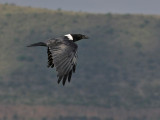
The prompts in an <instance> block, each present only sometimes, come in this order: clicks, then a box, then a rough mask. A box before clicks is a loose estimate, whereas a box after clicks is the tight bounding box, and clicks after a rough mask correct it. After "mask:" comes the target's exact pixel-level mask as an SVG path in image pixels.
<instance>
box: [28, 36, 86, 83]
mask: <svg viewBox="0 0 160 120" xmlns="http://www.w3.org/2000/svg"><path fill="white" fill-rule="evenodd" d="M81 39H88V37H87V36H86V35H82V34H66V35H64V36H62V37H58V38H52V39H49V40H47V41H46V42H39V43H35V44H31V45H29V46H27V47H34V46H45V47H47V53H48V67H51V68H53V67H55V68H56V71H57V72H58V74H57V77H58V84H59V83H60V82H61V80H63V82H62V84H63V85H65V82H66V80H67V79H68V82H70V81H71V77H72V73H74V72H75V70H76V61H77V48H78V46H77V44H76V43H75V42H76V41H79V40H81Z"/></svg>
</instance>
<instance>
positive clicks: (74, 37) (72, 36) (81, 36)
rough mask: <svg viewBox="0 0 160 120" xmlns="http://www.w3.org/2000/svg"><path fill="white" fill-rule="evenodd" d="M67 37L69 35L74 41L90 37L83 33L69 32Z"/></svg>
mask: <svg viewBox="0 0 160 120" xmlns="http://www.w3.org/2000/svg"><path fill="white" fill-rule="evenodd" d="M65 37H67V38H68V39H69V40H73V42H76V41H79V40H81V39H88V38H89V37H88V36H86V35H82V34H67V35H65Z"/></svg>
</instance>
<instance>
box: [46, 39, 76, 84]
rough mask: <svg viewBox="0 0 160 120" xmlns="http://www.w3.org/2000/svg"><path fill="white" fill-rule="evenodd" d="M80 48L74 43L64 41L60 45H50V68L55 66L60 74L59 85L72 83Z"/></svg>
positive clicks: (58, 75)
mask: <svg viewBox="0 0 160 120" xmlns="http://www.w3.org/2000/svg"><path fill="white" fill-rule="evenodd" d="M77 48H78V46H77V45H76V44H75V43H74V42H73V41H62V42H59V44H56V45H55V44H49V45H48V66H49V67H52V66H54V67H55V68H56V71H57V72H58V74H57V77H58V83H60V82H61V80H63V81H62V84H63V85H65V82H66V80H67V79H68V82H70V81H71V77H72V72H75V68H76V61H77Z"/></svg>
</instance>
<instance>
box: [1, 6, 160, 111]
mask: <svg viewBox="0 0 160 120" xmlns="http://www.w3.org/2000/svg"><path fill="white" fill-rule="evenodd" d="M159 31H160V17H159V16H151V15H148V16H146V15H129V14H125V15H116V14H110V13H108V14H89V13H81V12H79V13H75V12H64V11H61V10H59V11H50V10H45V9H35V8H30V7H17V6H13V5H0V103H4V104H8V103H9V104H15V103H19V104H36V105H37V104H45V105H55V104H67V105H68V104H73V105H89V106H103V107H126V108H137V107H138V108H139V107H140V108H144V107H160V102H159V101H160V74H159V71H160V55H159V53H160V47H159V44H160V34H159ZM66 33H83V34H86V35H88V36H89V37H90V39H89V40H82V41H79V42H78V45H79V59H78V66H77V70H76V74H73V77H72V81H71V83H67V84H66V86H65V87H63V86H62V85H61V84H60V85H58V84H57V78H56V72H55V69H48V68H47V53H46V51H47V50H46V48H43V47H37V48H27V47H26V46H27V45H28V44H31V43H34V42H39V41H45V40H46V39H49V38H51V37H56V36H59V35H63V34H66Z"/></svg>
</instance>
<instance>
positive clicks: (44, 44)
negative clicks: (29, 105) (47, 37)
mask: <svg viewBox="0 0 160 120" xmlns="http://www.w3.org/2000/svg"><path fill="white" fill-rule="evenodd" d="M35 46H46V43H43V42H39V43H34V44H31V45H28V46H27V47H35Z"/></svg>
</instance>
